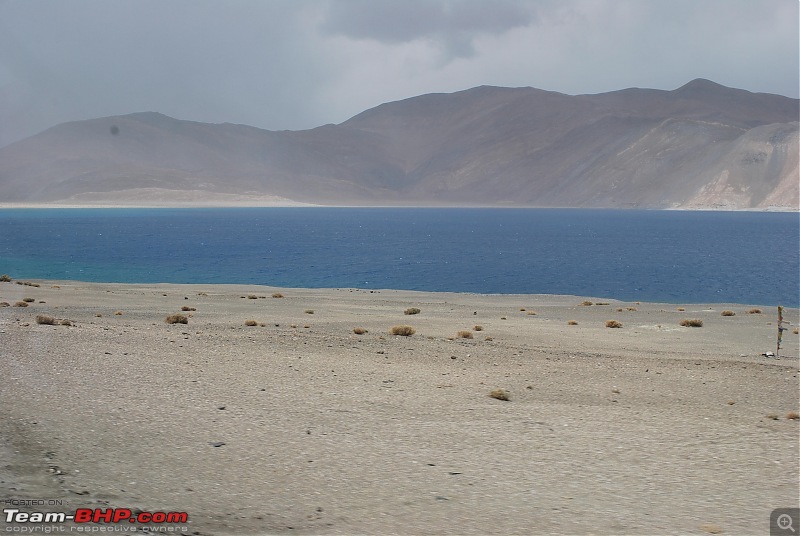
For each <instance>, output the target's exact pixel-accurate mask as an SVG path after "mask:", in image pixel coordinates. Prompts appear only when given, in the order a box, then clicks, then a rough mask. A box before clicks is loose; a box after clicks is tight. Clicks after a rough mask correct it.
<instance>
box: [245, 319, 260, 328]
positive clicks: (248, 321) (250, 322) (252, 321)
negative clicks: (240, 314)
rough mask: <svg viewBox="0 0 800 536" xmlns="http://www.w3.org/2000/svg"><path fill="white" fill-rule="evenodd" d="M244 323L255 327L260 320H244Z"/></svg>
mask: <svg viewBox="0 0 800 536" xmlns="http://www.w3.org/2000/svg"><path fill="white" fill-rule="evenodd" d="M244 325H245V326H250V327H253V326H257V325H258V322H256V321H255V320H245V321H244Z"/></svg>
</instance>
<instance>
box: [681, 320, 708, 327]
mask: <svg viewBox="0 0 800 536" xmlns="http://www.w3.org/2000/svg"><path fill="white" fill-rule="evenodd" d="M681 326H683V327H685V328H702V327H703V321H702V320H700V319H699V318H684V319H683V320H681Z"/></svg>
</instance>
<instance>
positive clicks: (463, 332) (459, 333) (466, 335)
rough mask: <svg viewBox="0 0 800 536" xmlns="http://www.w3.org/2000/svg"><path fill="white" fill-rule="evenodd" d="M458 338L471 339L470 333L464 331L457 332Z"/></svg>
mask: <svg viewBox="0 0 800 536" xmlns="http://www.w3.org/2000/svg"><path fill="white" fill-rule="evenodd" d="M458 336H459V338H461V339H471V338H472V332H471V331H466V330H463V331H459V332H458Z"/></svg>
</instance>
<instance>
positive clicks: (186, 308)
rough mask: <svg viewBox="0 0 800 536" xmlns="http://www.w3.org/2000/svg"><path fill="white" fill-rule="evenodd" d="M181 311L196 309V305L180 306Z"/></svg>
mask: <svg viewBox="0 0 800 536" xmlns="http://www.w3.org/2000/svg"><path fill="white" fill-rule="evenodd" d="M181 311H197V308H196V307H189V306H188V305H184V306H183V307H181Z"/></svg>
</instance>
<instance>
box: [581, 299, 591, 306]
mask: <svg viewBox="0 0 800 536" xmlns="http://www.w3.org/2000/svg"><path fill="white" fill-rule="evenodd" d="M581 305H583V306H585V307H588V306H590V305H594V303H592V302H590V301H589V300H586V301H585V302H581Z"/></svg>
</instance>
